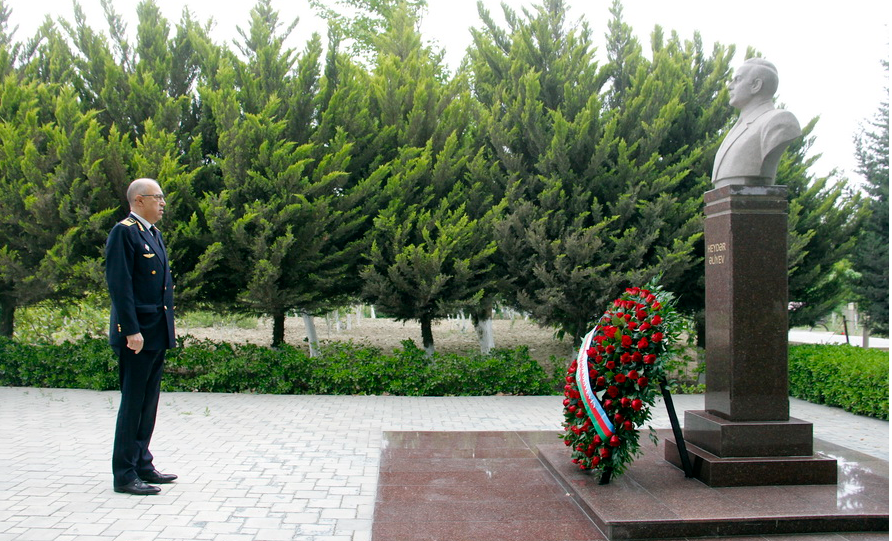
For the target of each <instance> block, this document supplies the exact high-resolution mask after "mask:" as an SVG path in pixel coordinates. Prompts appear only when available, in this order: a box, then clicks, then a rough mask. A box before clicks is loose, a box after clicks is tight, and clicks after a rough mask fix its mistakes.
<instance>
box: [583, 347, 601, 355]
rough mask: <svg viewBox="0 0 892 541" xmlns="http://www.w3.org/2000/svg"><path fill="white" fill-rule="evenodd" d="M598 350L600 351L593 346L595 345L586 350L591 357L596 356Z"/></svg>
mask: <svg viewBox="0 0 892 541" xmlns="http://www.w3.org/2000/svg"><path fill="white" fill-rule="evenodd" d="M597 352H598V351H597V350H596V349H595V348H593V347H591V348H588V349H587V350H585V354H586V355H588V356H589V357H594V356H595V354H596V353H597Z"/></svg>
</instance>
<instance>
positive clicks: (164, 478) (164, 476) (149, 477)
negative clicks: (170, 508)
mask: <svg viewBox="0 0 892 541" xmlns="http://www.w3.org/2000/svg"><path fill="white" fill-rule="evenodd" d="M139 478H140V479H142V480H143V481H145V482H146V483H157V484H159V485H163V484H164V483H172V482H173V481H174V479H176V478H177V476H176V475H174V474H172V473H161V472H160V471H158V470H152V471H150V472H148V473H141V474H139Z"/></svg>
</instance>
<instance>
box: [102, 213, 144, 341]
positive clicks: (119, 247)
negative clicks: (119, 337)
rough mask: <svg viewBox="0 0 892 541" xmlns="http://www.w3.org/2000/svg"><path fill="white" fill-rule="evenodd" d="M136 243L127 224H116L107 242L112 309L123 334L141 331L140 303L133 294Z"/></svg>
mask: <svg viewBox="0 0 892 541" xmlns="http://www.w3.org/2000/svg"><path fill="white" fill-rule="evenodd" d="M134 252H135V249H134V244H133V240H132V238H131V234H130V231H129V230H128V228H127V227H126V226H123V225H120V224H118V225H115V227H113V228H112V230H111V233H109V235H108V241H107V242H106V244H105V281H106V283H108V293H109V296H110V297H111V302H112V308H113V309H114V311H115V313H116V314H117V320H118V325H120V329H121V334H123V335H124V336H129V335H131V334H136V333H138V332H139V322H138V321H137V319H136V303H135V300H134V296H133V258H134Z"/></svg>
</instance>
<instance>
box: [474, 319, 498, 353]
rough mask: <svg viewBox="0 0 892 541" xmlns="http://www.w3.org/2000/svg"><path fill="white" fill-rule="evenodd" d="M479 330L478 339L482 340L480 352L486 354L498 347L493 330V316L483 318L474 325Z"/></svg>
mask: <svg viewBox="0 0 892 541" xmlns="http://www.w3.org/2000/svg"><path fill="white" fill-rule="evenodd" d="M474 329H475V330H476V331H477V340H479V341H480V353H482V354H484V355H486V354H488V353H489V352H490V351H491V350H492V349H493V348H494V347H496V341H495V337H494V336H493V332H492V318H487V319H482V320H480V321H479V322H478V323H477V325H475V326H474Z"/></svg>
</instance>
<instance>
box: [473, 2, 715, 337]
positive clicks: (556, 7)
mask: <svg viewBox="0 0 892 541" xmlns="http://www.w3.org/2000/svg"><path fill="white" fill-rule="evenodd" d="M504 9H505V18H506V20H507V21H508V24H509V29H508V31H504V30H501V29H499V28H498V27H496V25H495V24H494V23H493V21H492V19H491V17H490V16H489V14H488V13H487V12H486V11H485V10H484V9H483V8H482V6H481V8H480V12H481V18H482V19H483V21H484V23H485V25H486V28H485V29H484V30H475V31H474V45H475V47H474V49H473V50H472V51H471V62H472V69H473V72H474V78H475V84H474V88H475V92H476V93H477V96H478V98H479V99H480V101H481V102H482V103H483V105H484V107H485V109H486V111H485V113H484V115H483V118H482V121H481V122H482V124H483V126H484V127H485V129H486V130H487V131H488V139H489V140H488V145H487V148H488V152H489V153H490V156H492V158H493V159H494V160H498V163H499V166H500V168H501V170H502V177H503V181H504V185H505V193H506V204H507V216H506V217H505V219H504V220H502V221H501V222H500V223H499V224H497V226H496V231H497V233H496V235H497V239H498V245H499V254H500V259H501V261H502V262H503V264H504V265H505V266H506V268H505V272H506V273H507V274H508V275H509V276H510V278H511V282H510V287H509V288H507V289H506V290H505V295H506V296H507V297H508V298H509V299H510V300H511V301H512V302H513V303H515V304H516V305H518V306H520V307H521V308H522V309H525V310H527V311H528V312H530V313H531V314H532V315H533V316H534V317H535V318H536V319H537V320H538V321H540V322H543V323H545V324H549V325H554V326H556V327H558V328H559V329H560V331H561V332H562V333H567V334H569V335H571V336H572V337H573V338H574V339H575V340H579V339H580V338H581V337H582V335H583V334H584V332H585V330H586V329H587V328H588V327H589V326H590V325H591V324H592V322H593V321H595V320H596V319H597V317H598V316H600V314H601V313H602V312H603V310H604V307H605V306H606V305H607V303H608V302H609V301H611V300H612V299H613V298H615V297H616V296H617V295H618V293H619V292H620V291H621V290H622V288H624V287H627V286H632V285H636V284H642V283H646V282H647V281H648V280H649V279H651V278H652V277H654V276H658V275H659V276H661V277H662V281H663V284H664V285H666V287H667V288H669V289H681V287H680V286H681V285H682V284H683V283H685V282H686V281H689V280H690V278H689V276H690V273H691V272H692V269H694V268H695V267H696V266H697V265H699V263H700V262H701V260H700V258H699V257H698V253H697V250H698V246H699V245H700V244H701V236H702V220H701V217H700V212H701V206H702V199H701V198H702V193H703V191H705V187H706V181H707V179H708V173H706V171H707V167H706V165H705V164H704V159H705V156H706V155H708V154H709V153H710V152H714V149H715V146H716V145H717V136H718V130H719V128H721V127H722V126H723V125H724V124H725V123H726V122H727V115H728V112H729V111H728V109H727V108H726V107H724V108H722V107H715V106H706V107H697V106H695V107H693V108H690V109H689V108H688V107H687V104H686V103H685V102H684V101H683V100H685V99H687V100H690V101H693V102H695V105H701V104H706V103H711V100H713V99H714V98H715V96H721V95H722V93H723V92H724V91H723V90H722V88H723V82H724V79H723V77H724V76H725V75H726V74H727V72H728V60H729V58H730V54H728V52H727V51H726V50H725V49H724V48H721V47H719V46H716V48H715V50H714V51H713V54H712V56H711V57H709V58H708V59H706V58H704V57H703V55H702V51H700V50H699V49H700V47H699V43H698V42H697V41H695V42H693V43H686V44H682V43H680V41H679V40H678V39H677V37H673V39H671V40H669V42H668V43H664V40H663V38H662V32H661V30H660V29H657V30H656V31H655V32H654V38H653V42H652V47H651V49H652V54H653V60H651V61H648V60H647V59H646V58H644V57H643V55H642V53H641V48H640V46H638V45H637V42H636V41H635V39H634V38H633V37H632V36H631V32H630V31H629V29H628V27H627V26H626V25H625V24H624V23H623V22H622V18H621V16H622V10H621V6H620V5H619V3H615V4H614V6H613V10H612V13H613V21H612V22H611V24H610V29H611V32H610V34H609V35H608V41H609V43H610V44H609V45H608V54H609V57H608V59H609V62H608V63H607V64H606V65H605V66H604V67H599V66H598V64H597V63H596V61H595V59H594V50H593V48H592V43H591V35H590V30H589V27H588V25H587V24H585V23H584V22H583V23H582V24H579V25H569V24H568V23H567V21H566V20H565V16H566V6H565V5H564V3H563V2H562V1H561V0H548V1H547V2H545V4H544V5H542V6H538V7H536V8H535V10H534V11H525V13H524V15H525V18H524V19H522V18H520V17H518V16H517V15H516V14H515V13H514V12H512V11H511V10H510V9H508V8H507V7H506V8H504ZM567 81H572V82H573V84H567ZM686 124H699V127H700V128H702V131H699V132H697V131H695V130H694V129H692V128H690V127H687V126H686ZM700 272H701V273H702V270H701V271H700Z"/></svg>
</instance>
